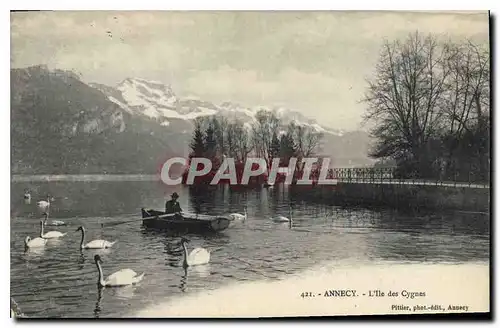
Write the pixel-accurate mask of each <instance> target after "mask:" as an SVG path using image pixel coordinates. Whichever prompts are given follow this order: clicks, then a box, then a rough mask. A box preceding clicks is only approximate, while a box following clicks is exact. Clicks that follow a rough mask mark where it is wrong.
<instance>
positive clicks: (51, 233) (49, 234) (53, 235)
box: [40, 220, 67, 239]
mask: <svg viewBox="0 0 500 328" xmlns="http://www.w3.org/2000/svg"><path fill="white" fill-rule="evenodd" d="M66 234H67V232H65V233H62V232H59V231H49V232H47V233H44V231H43V220H40V237H41V238H44V239H53V238H60V237H64V236H65V235H66Z"/></svg>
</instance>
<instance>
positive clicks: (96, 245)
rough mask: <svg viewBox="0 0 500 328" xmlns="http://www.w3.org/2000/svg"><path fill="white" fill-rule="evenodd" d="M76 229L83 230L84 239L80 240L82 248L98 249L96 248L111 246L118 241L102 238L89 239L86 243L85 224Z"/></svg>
mask: <svg viewBox="0 0 500 328" xmlns="http://www.w3.org/2000/svg"><path fill="white" fill-rule="evenodd" d="M76 231H81V232H82V240H81V242H80V249H96V248H110V247H111V246H113V245H114V244H115V243H116V242H117V241H116V240H115V241H113V242H110V241H107V240H102V239H96V240H92V241H89V242H88V243H86V244H85V243H84V240H85V228H84V227H83V226H80V227H78V229H76Z"/></svg>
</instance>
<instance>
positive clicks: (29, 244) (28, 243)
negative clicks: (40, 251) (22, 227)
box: [24, 236, 47, 248]
mask: <svg viewBox="0 0 500 328" xmlns="http://www.w3.org/2000/svg"><path fill="white" fill-rule="evenodd" d="M45 244H47V239H43V238H40V237H37V238H35V239H31V238H30V237H29V236H27V237H26V239H24V247H25V248H35V247H43V246H45Z"/></svg>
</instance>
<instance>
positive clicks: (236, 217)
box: [229, 207, 247, 221]
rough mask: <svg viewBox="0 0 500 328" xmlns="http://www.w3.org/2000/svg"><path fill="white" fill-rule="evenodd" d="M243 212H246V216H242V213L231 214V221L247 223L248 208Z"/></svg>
mask: <svg viewBox="0 0 500 328" xmlns="http://www.w3.org/2000/svg"><path fill="white" fill-rule="evenodd" d="M243 212H244V214H241V213H231V214H229V220H231V221H234V220H241V221H245V220H246V219H247V208H246V207H245V209H244V211H243Z"/></svg>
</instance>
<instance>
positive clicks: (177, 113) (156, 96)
mask: <svg viewBox="0 0 500 328" xmlns="http://www.w3.org/2000/svg"><path fill="white" fill-rule="evenodd" d="M91 85H92V86H93V87H95V88H97V89H99V90H101V91H102V92H104V93H105V94H106V95H107V96H108V98H109V99H110V101H113V102H114V103H116V104H117V105H119V106H120V107H121V108H122V109H123V110H124V111H126V112H127V113H131V114H132V115H137V116H138V117H144V118H149V119H151V120H154V121H156V122H158V123H160V124H161V125H163V126H165V127H166V128H167V129H168V130H169V131H171V132H172V133H179V134H181V135H182V136H183V137H185V134H186V133H191V131H192V129H193V125H192V122H193V119H195V118H197V117H203V116H211V115H221V116H224V117H226V118H228V119H229V120H234V119H238V120H240V121H242V122H243V123H244V124H245V126H246V127H247V128H250V127H251V124H252V123H253V122H254V121H255V115H256V113H257V112H258V111H259V110H266V111H271V112H273V113H274V114H275V115H276V116H277V117H278V118H280V120H281V122H282V123H283V125H284V126H283V128H285V126H286V125H287V124H288V123H290V122H292V121H293V122H295V123H297V124H301V125H307V126H309V127H311V128H312V129H314V130H316V131H317V132H322V133H323V134H324V140H323V143H322V149H321V150H320V152H321V154H323V155H325V156H329V157H331V158H332V165H335V166H337V167H354V166H357V167H360V166H367V165H372V164H373V163H374V161H373V160H371V159H369V158H368V156H367V154H368V147H369V142H370V140H369V136H368V134H367V133H366V132H364V131H352V132H346V131H342V130H336V129H332V128H328V127H325V126H322V125H321V124H320V123H319V122H317V121H316V120H314V119H312V118H308V117H306V116H305V115H303V114H302V113H300V112H299V111H296V110H292V109H288V108H284V107H267V106H255V107H247V106H244V105H240V104H237V103H233V102H230V101H226V102H223V103H221V104H214V103H211V102H209V101H205V100H201V99H198V98H196V97H188V98H181V97H179V96H177V95H176V94H175V93H174V91H173V90H172V88H171V87H170V86H169V85H164V84H162V83H161V82H157V81H147V80H144V79H141V78H126V79H125V80H123V81H122V82H120V83H119V84H118V85H117V86H116V87H110V86H105V85H102V84H91ZM183 151H187V144H185V145H184V150H183Z"/></svg>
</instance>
